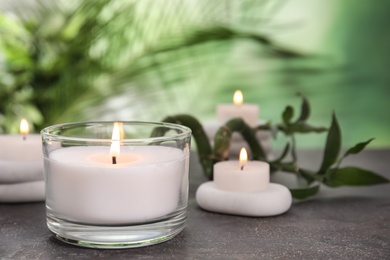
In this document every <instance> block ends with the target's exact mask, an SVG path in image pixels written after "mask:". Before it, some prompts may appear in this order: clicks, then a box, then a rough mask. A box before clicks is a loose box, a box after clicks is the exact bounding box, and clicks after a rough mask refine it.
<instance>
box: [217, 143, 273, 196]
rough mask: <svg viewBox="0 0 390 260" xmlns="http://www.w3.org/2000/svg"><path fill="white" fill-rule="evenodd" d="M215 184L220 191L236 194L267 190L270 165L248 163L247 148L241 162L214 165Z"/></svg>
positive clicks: (241, 155) (257, 162)
mask: <svg viewBox="0 0 390 260" xmlns="http://www.w3.org/2000/svg"><path fill="white" fill-rule="evenodd" d="M214 182H215V185H216V186H217V188H218V189H221V190H226V191H235V192H254V191H261V190H265V189H267V187H268V184H269V164H268V163H265V162H260V161H248V155H247V151H246V149H245V148H242V149H241V152H240V160H239V161H237V160H232V161H225V162H219V163H216V164H215V165H214Z"/></svg>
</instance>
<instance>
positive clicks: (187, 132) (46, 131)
mask: <svg viewBox="0 0 390 260" xmlns="http://www.w3.org/2000/svg"><path fill="white" fill-rule="evenodd" d="M116 122H118V123H123V124H133V125H154V126H155V127H167V128H170V129H172V130H181V131H182V133H178V134H175V135H169V136H159V137H145V138H128V139H126V138H125V139H121V142H123V143H144V142H154V141H156V142H158V141H166V140H171V139H181V138H185V137H188V136H191V129H190V128H189V127H186V126H183V125H178V124H172V123H165V122H153V121H120V120H118V121H116V120H113V121H86V122H70V123H63V124H56V125H51V126H48V127H45V128H43V129H42V130H41V132H40V134H41V136H42V138H45V139H46V138H49V139H50V140H51V141H55V140H58V141H60V140H64V141H65V140H66V141H88V142H100V143H105V142H107V143H111V142H112V139H110V138H106V139H104V138H88V137H82V138H79V137H72V136H62V135H58V134H53V133H52V132H53V131H54V130H55V129H59V128H72V127H79V126H88V125H98V124H114V123H116Z"/></svg>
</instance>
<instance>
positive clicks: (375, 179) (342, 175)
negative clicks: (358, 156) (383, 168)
mask: <svg viewBox="0 0 390 260" xmlns="http://www.w3.org/2000/svg"><path fill="white" fill-rule="evenodd" d="M324 182H325V184H326V185H328V186H330V187H338V186H363V185H375V184H383V183H389V180H388V179H386V178H385V177H382V176H380V175H378V174H376V173H374V172H372V171H368V170H364V169H360V168H357V167H345V168H340V169H335V170H333V171H332V173H331V174H330V175H329V177H328V178H326V179H325V181H324Z"/></svg>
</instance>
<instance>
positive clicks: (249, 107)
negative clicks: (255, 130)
mask: <svg viewBox="0 0 390 260" xmlns="http://www.w3.org/2000/svg"><path fill="white" fill-rule="evenodd" d="M259 110H260V108H259V106H258V105H255V104H242V105H234V104H220V105H217V119H218V121H220V122H221V123H225V122H226V121H228V120H230V119H232V118H236V117H241V118H242V119H243V120H244V121H245V123H247V124H248V125H250V126H252V127H255V126H256V124H257V122H258V121H259Z"/></svg>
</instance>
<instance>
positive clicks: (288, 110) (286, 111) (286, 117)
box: [282, 106, 294, 125]
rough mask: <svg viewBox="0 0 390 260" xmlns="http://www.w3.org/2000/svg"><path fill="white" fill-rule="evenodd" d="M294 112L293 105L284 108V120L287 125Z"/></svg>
mask: <svg viewBox="0 0 390 260" xmlns="http://www.w3.org/2000/svg"><path fill="white" fill-rule="evenodd" d="M293 114H294V109H293V108H292V106H287V107H286V108H285V109H284V112H283V115H282V117H283V122H284V123H285V124H286V125H288V124H290V121H291V118H292V117H293Z"/></svg>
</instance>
